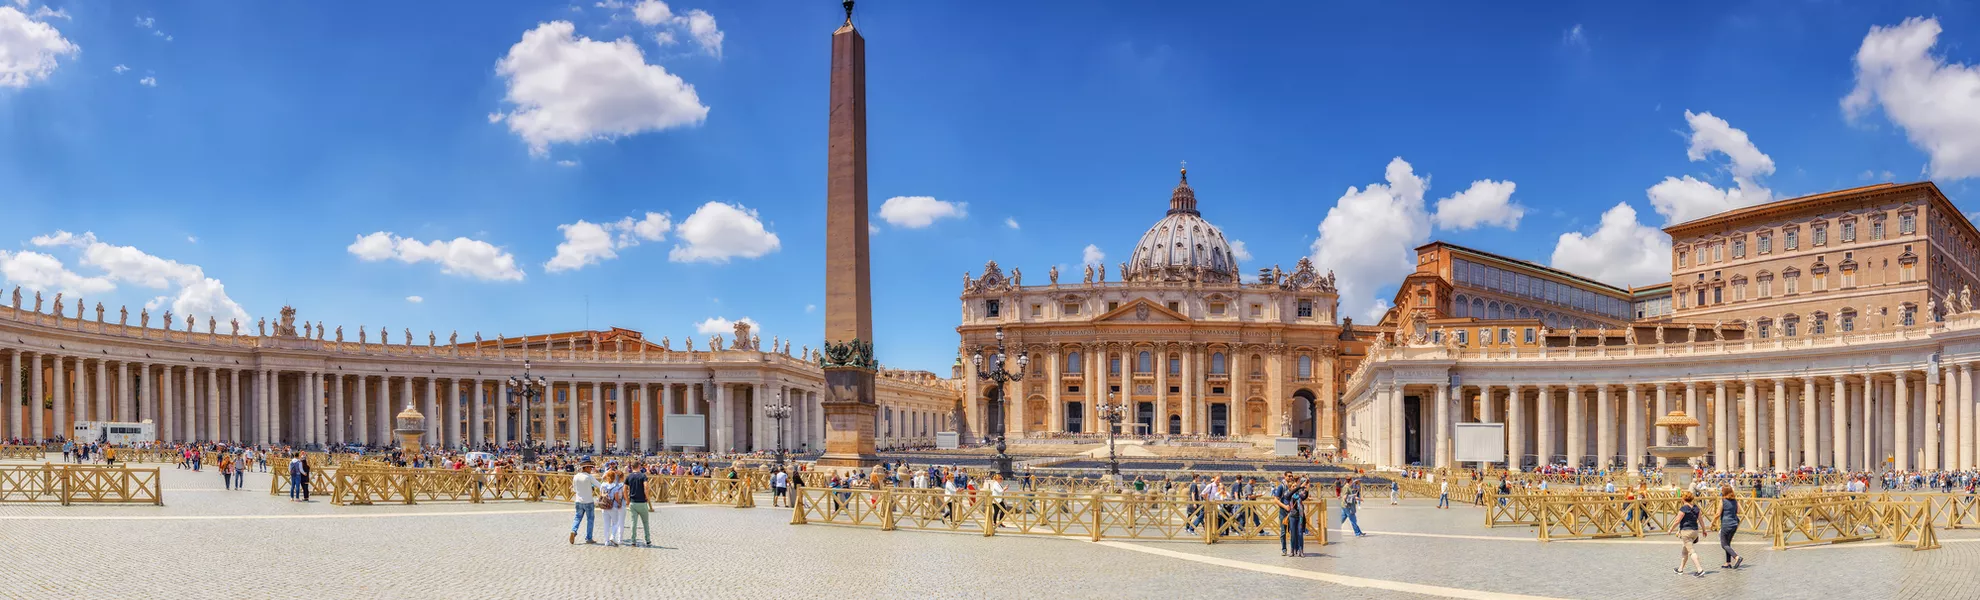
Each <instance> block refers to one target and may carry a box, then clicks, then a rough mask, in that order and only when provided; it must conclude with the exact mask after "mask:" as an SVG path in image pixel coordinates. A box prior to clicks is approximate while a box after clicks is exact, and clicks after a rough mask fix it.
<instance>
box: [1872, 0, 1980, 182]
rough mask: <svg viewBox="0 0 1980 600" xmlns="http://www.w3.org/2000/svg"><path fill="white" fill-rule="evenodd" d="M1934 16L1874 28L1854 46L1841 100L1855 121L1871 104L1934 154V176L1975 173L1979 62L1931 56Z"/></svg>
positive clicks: (1979, 155)
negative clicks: (1849, 84)
mask: <svg viewBox="0 0 1980 600" xmlns="http://www.w3.org/2000/svg"><path fill="white" fill-rule="evenodd" d="M1940 32H1941V29H1940V27H1939V20H1938V19H1936V18H1920V17H1913V18H1910V19H1905V20H1904V22H1903V23H1899V24H1897V25H1895V26H1890V27H1872V28H1870V34H1869V35H1867V36H1864V38H1863V46H1862V47H1861V48H1858V49H1857V51H1856V88H1855V89H1852V90H1850V92H1849V95H1847V96H1844V97H1843V99H1842V108H1843V112H1844V113H1845V114H1846V115H1848V116H1849V117H1850V118H1851V119H1856V118H1859V117H1861V116H1862V115H1864V114H1865V113H1868V112H1870V111H1871V110H1873V109H1879V110H1882V111H1883V113H1884V116H1885V117H1887V118H1889V119H1890V120H1891V122H1893V123H1896V124H1897V125H1898V127H1901V128H1903V129H1904V133H1905V136H1906V137H1908V138H1910V139H1911V143H1912V144H1913V145H1916V146H1918V148H1919V149H1921V150H1924V151H1925V153H1926V154H1927V155H1928V156H1930V157H1931V162H1930V163H1929V164H1928V168H1929V169H1930V170H1931V174H1932V176H1933V177H1939V178H1945V179H1964V178H1967V177H1976V176H1980V65H1971V64H1963V63H1954V62H1948V61H1946V59H1945V58H1943V57H1940V56H1934V55H1932V47H1933V46H1935V45H1937V44H1938V42H1939V33H1940Z"/></svg>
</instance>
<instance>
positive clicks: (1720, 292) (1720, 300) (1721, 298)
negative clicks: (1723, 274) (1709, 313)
mask: <svg viewBox="0 0 1980 600" xmlns="http://www.w3.org/2000/svg"><path fill="white" fill-rule="evenodd" d="M1725 291H1726V288H1722V287H1715V288H1712V303H1713V304H1724V303H1725V302H1726V298H1725Z"/></svg>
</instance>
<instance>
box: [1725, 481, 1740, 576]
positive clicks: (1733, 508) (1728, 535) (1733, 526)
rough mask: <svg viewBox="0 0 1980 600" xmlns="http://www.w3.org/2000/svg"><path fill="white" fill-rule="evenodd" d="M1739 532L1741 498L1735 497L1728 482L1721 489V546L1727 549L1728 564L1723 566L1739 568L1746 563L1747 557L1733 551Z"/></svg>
mask: <svg viewBox="0 0 1980 600" xmlns="http://www.w3.org/2000/svg"><path fill="white" fill-rule="evenodd" d="M1738 532H1739V500H1738V499H1736V498H1734V497H1733V487H1732V485H1730V484H1728V485H1726V486H1725V487H1723V488H1720V489H1719V548H1720V549H1721V550H1725V551H1726V564H1723V565H1719V566H1720V567H1721V568H1726V569H1737V568H1739V566H1740V565H1743V564H1746V557H1744V556H1740V555H1739V553H1738V552H1733V534H1734V533H1738Z"/></svg>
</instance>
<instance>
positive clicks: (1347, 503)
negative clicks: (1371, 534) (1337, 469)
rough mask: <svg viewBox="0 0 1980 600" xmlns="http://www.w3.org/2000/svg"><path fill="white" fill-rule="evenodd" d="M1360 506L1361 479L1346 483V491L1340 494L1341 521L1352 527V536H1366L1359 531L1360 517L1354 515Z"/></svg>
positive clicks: (1366, 535)
mask: <svg viewBox="0 0 1980 600" xmlns="http://www.w3.org/2000/svg"><path fill="white" fill-rule="evenodd" d="M1360 508H1361V480H1359V479H1356V480H1354V481H1352V482H1349V483H1348V488H1347V493H1346V494H1344V495H1342V496H1341V522H1342V523H1345V524H1347V525H1349V526H1351V527H1353V528H1354V537H1368V534H1365V533H1362V532H1361V519H1360V517H1358V516H1357V515H1356V513H1357V512H1359V510H1360Z"/></svg>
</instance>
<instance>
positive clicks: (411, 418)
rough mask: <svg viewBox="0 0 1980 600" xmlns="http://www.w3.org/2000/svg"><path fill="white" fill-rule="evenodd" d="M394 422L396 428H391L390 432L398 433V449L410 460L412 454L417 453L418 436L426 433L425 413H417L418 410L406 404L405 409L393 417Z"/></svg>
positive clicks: (418, 445) (418, 447) (418, 448)
mask: <svg viewBox="0 0 1980 600" xmlns="http://www.w3.org/2000/svg"><path fill="white" fill-rule="evenodd" d="M394 422H395V424H396V425H398V428H397V429H393V430H392V433H396V434H398V435H399V450H401V451H403V452H404V453H405V456H406V460H408V461H410V460H412V457H413V456H414V455H417V454H419V450H420V443H419V438H420V436H423V435H426V415H422V414H419V410H417V409H414V408H413V407H412V405H411V404H407V405H406V410H405V411H404V412H401V413H399V416H398V417H396V418H394Z"/></svg>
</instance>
